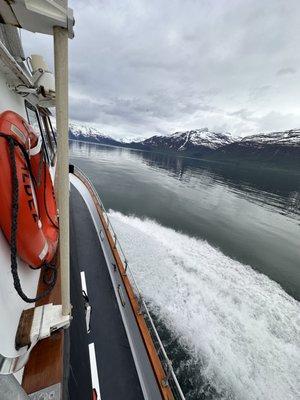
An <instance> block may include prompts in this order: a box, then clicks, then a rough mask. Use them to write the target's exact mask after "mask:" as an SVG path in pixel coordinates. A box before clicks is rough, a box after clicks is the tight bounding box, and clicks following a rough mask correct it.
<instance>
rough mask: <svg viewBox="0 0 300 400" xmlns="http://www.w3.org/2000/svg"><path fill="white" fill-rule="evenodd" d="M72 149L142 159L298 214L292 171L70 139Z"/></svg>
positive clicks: (185, 178)
mask: <svg viewBox="0 0 300 400" xmlns="http://www.w3.org/2000/svg"><path fill="white" fill-rule="evenodd" d="M71 151H72V154H73V156H80V157H86V158H89V159H94V160H95V159H99V158H100V160H99V161H102V162H105V161H107V158H109V159H110V162H116V160H117V157H120V158H121V157H123V158H128V157H130V158H131V160H132V161H136V162H139V163H140V162H142V163H143V164H145V165H146V166H148V167H150V168H151V169H154V170H163V171H166V172H167V174H168V175H169V176H170V177H172V178H175V179H177V180H178V181H181V182H184V184H185V185H187V186H189V187H197V186H198V185H199V182H200V181H201V183H202V184H203V185H206V186H211V185H215V184H216V183H219V184H220V185H222V186H226V187H227V188H228V189H229V190H230V191H232V192H233V193H238V194H239V196H241V197H244V198H246V199H247V200H248V201H250V202H256V203H259V204H261V205H264V206H265V207H267V208H273V207H276V208H277V209H279V210H278V211H279V212H280V213H281V214H283V215H287V216H290V217H299V215H300V179H299V178H300V177H299V175H297V174H294V173H293V171H291V172H286V171H280V170H271V169H270V170H268V169H259V168H253V169H249V168H241V167H240V166H239V167H237V166H235V165H229V164H224V163H216V162H205V161H200V160H196V159H193V158H187V157H178V156H174V155H170V154H160V153H154V152H147V151H138V150H129V149H127V148H121V147H112V146H101V145H94V144H86V143H83V142H75V141H73V142H71ZM111 156H113V157H111ZM112 160H114V161H112ZM137 165H138V164H137Z"/></svg>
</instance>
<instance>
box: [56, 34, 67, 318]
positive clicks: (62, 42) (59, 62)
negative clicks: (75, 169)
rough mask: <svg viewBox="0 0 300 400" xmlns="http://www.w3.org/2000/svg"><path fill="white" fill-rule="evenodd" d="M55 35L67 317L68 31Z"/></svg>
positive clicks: (63, 292) (61, 257) (61, 244)
mask: <svg viewBox="0 0 300 400" xmlns="http://www.w3.org/2000/svg"><path fill="white" fill-rule="evenodd" d="M53 34H54V62H55V101H56V129H57V165H56V173H57V176H56V193H57V196H58V208H59V260H60V274H61V297H62V314H63V315H67V314H69V313H70V258H69V249H70V243H69V138H68V131H69V121H68V118H69V116H68V31H67V29H64V28H61V27H54V29H53Z"/></svg>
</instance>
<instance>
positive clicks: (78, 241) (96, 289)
mask: <svg viewBox="0 0 300 400" xmlns="http://www.w3.org/2000/svg"><path fill="white" fill-rule="evenodd" d="M70 206H71V213H70V214H71V219H72V221H71V232H70V234H71V238H70V243H71V250H70V251H71V301H72V304H73V307H74V309H73V310H74V312H73V314H74V320H73V321H72V324H71V328H70V360H71V371H70V378H69V394H70V399H71V400H75V399H76V400H77V399H78V400H81V399H82V400H85V399H89V398H90V397H88V393H90V392H89V388H90V387H91V377H90V366H89V356H88V343H94V344H95V351H96V359H97V365H98V376H99V384H100V392H101V399H102V400H114V399H126V400H139V399H144V396H143V393H142V390H141V387H140V383H139V379H138V375H137V372H136V368H135V365H134V361H133V357H132V353H131V350H130V347H129V343H128V339H127V336H126V332H125V328H124V325H123V322H122V319H121V315H120V312H119V308H118V304H117V301H116V298H115V294H114V290H113V286H112V283H111V280H110V276H109V272H108V269H107V266H106V261H105V258H104V254H103V251H102V249H101V246H100V243H99V240H98V237H97V234H96V230H95V227H94V224H93V222H92V219H91V216H90V214H89V211H88V209H87V207H86V205H85V203H84V201H83V199H82V197H81V196H80V194H79V193H78V192H77V190H76V189H75V188H74V187H73V186H72V190H71V198H70ZM80 271H85V276H86V284H87V291H88V296H89V301H90V304H91V306H92V315H91V325H90V326H91V332H90V334H87V333H86V326H85V319H84V309H83V299H82V296H81V280H80Z"/></svg>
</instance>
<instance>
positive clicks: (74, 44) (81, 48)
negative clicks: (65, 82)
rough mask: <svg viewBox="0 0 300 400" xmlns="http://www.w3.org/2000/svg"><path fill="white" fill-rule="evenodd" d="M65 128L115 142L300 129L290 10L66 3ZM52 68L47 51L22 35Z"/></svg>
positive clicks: (253, 4) (125, 0)
mask: <svg viewBox="0 0 300 400" xmlns="http://www.w3.org/2000/svg"><path fill="white" fill-rule="evenodd" d="M70 6H71V7H72V8H73V9H74V15H75V20H76V25H75V38H74V39H73V40H72V41H70V118H71V119H73V120H77V121H79V122H84V123H88V124H90V125H95V126H97V127H99V128H101V130H102V131H103V132H105V133H107V134H111V135H112V136H114V137H117V138H120V137H137V136H146V137H147V136H151V135H153V134H157V133H160V134H165V133H172V132H175V131H179V130H188V129H192V128H202V127H208V128H209V129H210V130H216V131H229V132H231V133H232V134H233V135H238V136H239V135H242V136H244V135H247V134H251V133H258V132H267V131H272V130H285V129H291V128H299V127H300V22H299V15H300V1H299V0H295V1H294V0H282V1H281V0H263V1H262V0H251V1H250V0H151V1H149V0H144V1H143V0H136V1H134V0H132V1H129V0H115V1H112V0H111V1H110V0H103V1H101V0H72V1H70ZM22 35H23V39H24V47H25V50H26V51H27V54H30V53H41V54H43V55H45V58H46V59H47V61H48V62H49V63H51V62H52V61H51V60H52V41H51V40H50V39H49V38H48V37H46V36H43V35H35V36H36V40H33V34H30V33H26V32H24V33H22Z"/></svg>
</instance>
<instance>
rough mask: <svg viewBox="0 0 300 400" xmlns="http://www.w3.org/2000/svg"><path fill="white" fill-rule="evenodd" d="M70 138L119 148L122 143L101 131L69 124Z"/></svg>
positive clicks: (81, 125) (72, 123)
mask: <svg viewBox="0 0 300 400" xmlns="http://www.w3.org/2000/svg"><path fill="white" fill-rule="evenodd" d="M69 137H70V139H73V140H83V141H87V142H92V143H101V144H109V145H115V146H118V145H119V144H120V143H119V142H118V141H117V140H115V139H113V138H112V137H110V136H107V135H104V134H103V133H102V132H100V130H99V129H96V128H94V127H91V126H87V125H83V124H77V123H74V122H70V123H69Z"/></svg>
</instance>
